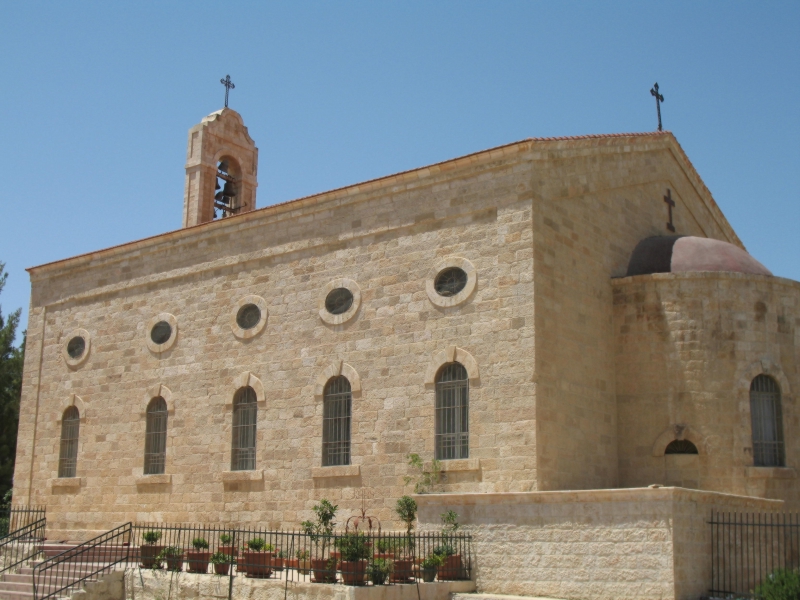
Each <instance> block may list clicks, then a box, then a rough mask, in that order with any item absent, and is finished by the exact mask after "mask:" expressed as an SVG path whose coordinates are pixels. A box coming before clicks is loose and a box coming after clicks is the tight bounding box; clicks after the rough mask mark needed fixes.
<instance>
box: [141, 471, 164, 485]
mask: <svg viewBox="0 0 800 600" xmlns="http://www.w3.org/2000/svg"><path fill="white" fill-rule="evenodd" d="M170 483H172V475H169V474H163V473H162V474H161V475H140V476H139V477H137V478H136V485H168V484H170Z"/></svg>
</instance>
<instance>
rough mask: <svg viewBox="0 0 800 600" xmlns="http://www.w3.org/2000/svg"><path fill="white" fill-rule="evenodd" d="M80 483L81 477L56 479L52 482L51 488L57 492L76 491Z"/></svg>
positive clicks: (81, 481)
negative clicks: (57, 490)
mask: <svg viewBox="0 0 800 600" xmlns="http://www.w3.org/2000/svg"><path fill="white" fill-rule="evenodd" d="M82 483H83V478H82V477H58V478H56V479H53V480H52V488H53V489H59V490H78V489H80V487H81V484H82Z"/></svg>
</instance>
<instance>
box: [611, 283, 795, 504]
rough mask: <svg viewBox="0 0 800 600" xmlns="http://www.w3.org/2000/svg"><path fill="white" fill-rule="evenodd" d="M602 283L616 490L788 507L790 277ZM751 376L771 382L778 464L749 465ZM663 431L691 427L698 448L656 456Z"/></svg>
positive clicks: (791, 480)
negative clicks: (665, 490) (614, 404)
mask: <svg viewBox="0 0 800 600" xmlns="http://www.w3.org/2000/svg"><path fill="white" fill-rule="evenodd" d="M612 286H613V293H614V330H615V337H616V373H617V375H616V389H617V400H618V419H619V432H620V434H619V457H620V485H621V486H623V487H637V486H646V485H650V484H654V483H658V484H663V485H682V486H684V487H697V488H699V489H704V490H712V491H721V492H727V493H734V494H744V495H752V496H761V497H767V498H780V499H784V500H786V501H787V503H788V505H787V508H791V509H792V510H797V509H798V508H800V479H798V478H797V473H796V471H795V470H794V469H796V468H797V467H798V466H800V407H798V406H797V401H796V390H798V389H800V283H798V282H794V281H790V280H786V279H781V278H776V277H771V276H763V275H750V274H742V273H719V272H694V273H659V274H653V275H640V276H636V277H626V278H621V279H615V280H612ZM762 373H763V374H766V375H768V376H770V377H772V378H773V379H775V380H776V382H777V384H778V386H779V387H780V388H781V394H782V406H783V413H784V418H783V427H784V436H783V437H784V440H785V444H786V448H785V450H786V463H785V464H786V468H784V469H780V468H778V469H776V468H760V467H754V466H753V464H754V459H753V438H752V428H751V417H750V395H749V394H750V382H751V381H752V379H753V378H754V377H756V376H757V375H759V374H762ZM670 427H676V428H677V430H680V428H681V427H686V428H691V431H692V434H693V435H692V438H691V441H692V442H693V443H694V444H695V445H696V446H697V447H698V449H699V454H698V455H672V454H664V451H665V449H666V446H667V444H668V443H669V442H670V441H671V440H667V439H666V437H664V432H665V430H668V429H669V428H670ZM667 437H671V436H667ZM659 438H660V439H661V441H663V442H664V444H663V445H664V446H665V447H664V448H660V455H658V456H656V455H655V454H658V453H657V452H655V451H650V449H651V448H653V444H654V442H655V441H656V440H658V439H659ZM676 439H678V438H676ZM664 440H666V441H664Z"/></svg>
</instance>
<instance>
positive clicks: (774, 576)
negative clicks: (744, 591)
mask: <svg viewBox="0 0 800 600" xmlns="http://www.w3.org/2000/svg"><path fill="white" fill-rule="evenodd" d="M754 593H755V595H756V597H757V598H758V599H759V600H800V571H799V570H798V569H776V570H775V571H773V572H772V573H770V574H769V575H767V578H766V579H765V580H764V581H763V582H762V583H761V584H760V585H758V586H756V589H755V592H754Z"/></svg>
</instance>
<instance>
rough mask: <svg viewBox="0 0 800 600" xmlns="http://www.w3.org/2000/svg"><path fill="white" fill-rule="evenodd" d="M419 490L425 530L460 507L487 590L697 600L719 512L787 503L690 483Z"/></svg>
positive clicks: (584, 598)
mask: <svg viewBox="0 0 800 600" xmlns="http://www.w3.org/2000/svg"><path fill="white" fill-rule="evenodd" d="M416 498H417V502H418V504H419V507H420V511H419V520H420V527H421V528H423V529H436V528H437V527H439V523H440V517H439V516H440V514H441V513H443V512H444V511H446V510H454V511H456V512H457V513H458V515H459V517H460V523H461V524H462V528H463V530H464V531H465V532H468V533H470V534H471V535H472V536H473V540H474V548H475V556H476V565H475V577H476V586H477V591H478V592H480V593H490V594H511V595H521V596H543V597H551V598H564V599H567V600H572V599H575V600H628V599H630V600H641V599H642V598H647V599H648V600H697V598H699V597H700V596H701V595H703V594H705V593H706V592H707V590H708V589H709V585H710V583H711V530H710V526H709V525H708V524H707V523H706V521H707V520H708V518H709V517H710V515H711V511H712V510H726V511H760V512H766V511H774V510H779V509H781V508H782V507H783V502H780V501H776V500H763V499H757V498H747V497H741V496H733V495H728V494H719V493H711V492H697V491H692V490H686V489H681V488H657V489H650V488H644V489H641V488H639V489H627V490H584V491H570V492H530V493H505V494H503V493H501V494H458V495H445V494H431V495H424V496H417V497H416Z"/></svg>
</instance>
